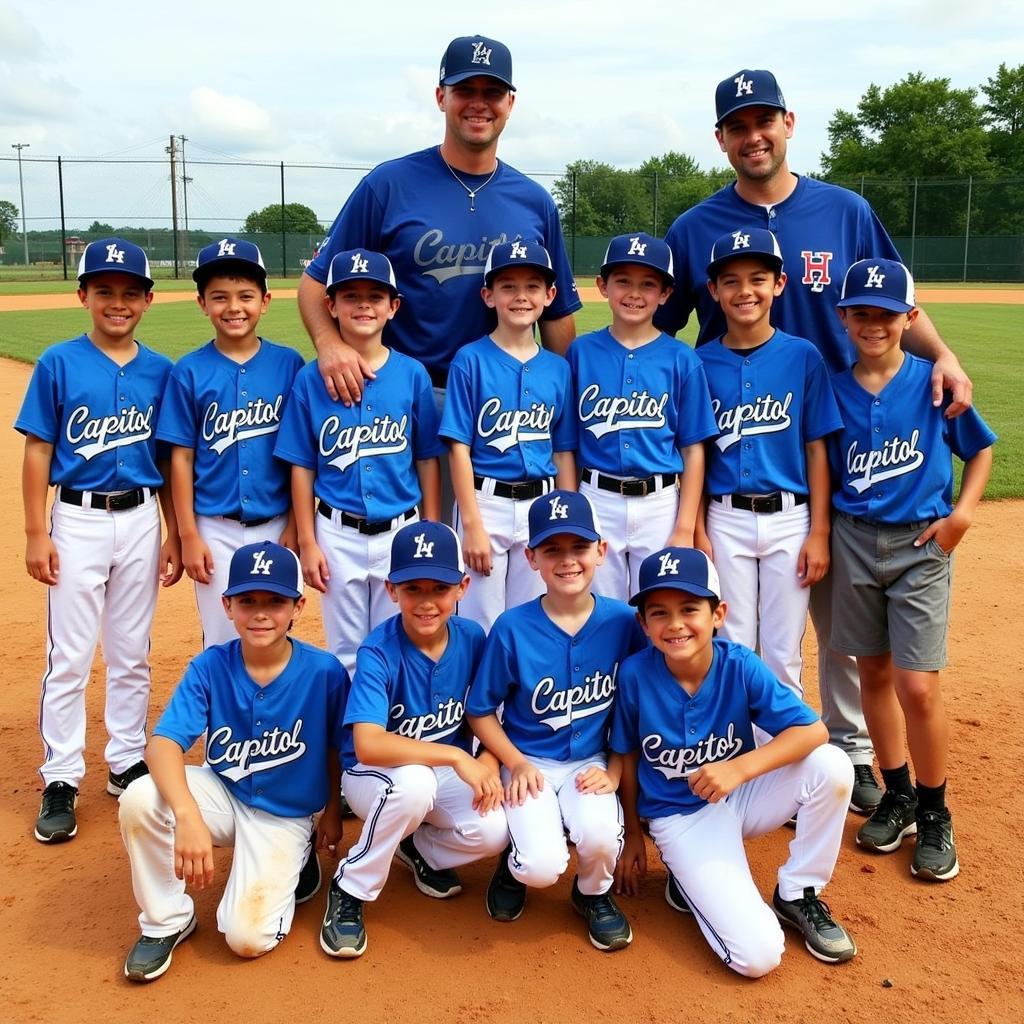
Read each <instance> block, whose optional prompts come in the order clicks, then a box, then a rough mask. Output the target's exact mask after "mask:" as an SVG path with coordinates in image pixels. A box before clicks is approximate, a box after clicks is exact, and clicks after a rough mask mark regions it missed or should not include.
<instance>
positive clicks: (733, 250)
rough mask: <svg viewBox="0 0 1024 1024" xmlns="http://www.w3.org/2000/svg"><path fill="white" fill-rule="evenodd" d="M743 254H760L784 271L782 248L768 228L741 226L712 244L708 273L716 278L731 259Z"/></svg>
mask: <svg viewBox="0 0 1024 1024" xmlns="http://www.w3.org/2000/svg"><path fill="white" fill-rule="evenodd" d="M741 256H760V257H761V258H762V259H763V260H765V261H766V262H767V263H769V264H770V265H771V266H773V267H774V268H775V269H776V270H777V271H778V272H779V273H780V274H781V273H782V250H781V249H780V248H779V240H778V239H777V238H776V237H775V236H774V235H773V234H772V233H771V232H770V231H769V230H768V229H767V228H740V229H739V230H738V231H730V232H728V234H725V235H722V236H721V238H717V239H715V244H714V245H713V246H711V262H710V263H709V264H708V269H707V274H708V278H709V279H710V280H712V281H713V280H714V279H715V278H716V277H717V276H718V274H719V272H720V271H721V269H722V267H724V266H725V264H726V263H728V262H729V260H734V259H738V258H739V257H741Z"/></svg>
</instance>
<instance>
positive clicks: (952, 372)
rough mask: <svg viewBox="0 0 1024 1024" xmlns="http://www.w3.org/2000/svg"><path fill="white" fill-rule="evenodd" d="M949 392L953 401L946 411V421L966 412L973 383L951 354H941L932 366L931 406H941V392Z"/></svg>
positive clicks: (971, 395)
mask: <svg viewBox="0 0 1024 1024" xmlns="http://www.w3.org/2000/svg"><path fill="white" fill-rule="evenodd" d="M945 391H949V392H951V393H952V395H953V401H952V402H950V403H949V408H948V409H947V410H946V419H947V420H951V419H953V418H954V417H956V416H959V415H960V414H961V413H963V412H966V411H967V410H968V409H969V408H970V407H971V403H972V402H973V400H974V382H973V381H972V380H971V378H970V377H968V376H967V374H966V373H965V372H964V368H963V367H962V366H961V365H960V360H959V359H957V357H956V356H955V355H953V353H952V352H949V351H947V352H945V353H943V354H942V355H941V356H940V357H939V358H938V359H937V360H936V361H935V363H934V365H933V366H932V405H934V406H935V407H936V408H938V407H939V406H940V405H942V401H943V392H945Z"/></svg>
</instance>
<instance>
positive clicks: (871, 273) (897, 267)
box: [836, 260, 916, 313]
mask: <svg viewBox="0 0 1024 1024" xmlns="http://www.w3.org/2000/svg"><path fill="white" fill-rule="evenodd" d="M836 305H837V306H839V307H846V306H878V307H879V309H888V310H891V311H892V312H893V313H909V312H910V310H912V309H913V308H914V306H915V305H916V303H915V302H914V279H913V277H911V275H910V271H909V270H907V268H906V267H905V266H903V264H902V263H900V261H899V260H858V261H857V262H856V263H854V264H853V265H852V266H851V267H850V269H849V270H847V271H846V277H844V278H843V290H842V292H841V294H840V296H839V301H838V302H837V303H836Z"/></svg>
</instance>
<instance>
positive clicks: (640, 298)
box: [597, 263, 672, 326]
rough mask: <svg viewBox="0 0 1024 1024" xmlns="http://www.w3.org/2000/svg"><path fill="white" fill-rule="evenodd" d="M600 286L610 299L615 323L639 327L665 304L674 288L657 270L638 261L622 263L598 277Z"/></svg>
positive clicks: (609, 304)
mask: <svg viewBox="0 0 1024 1024" xmlns="http://www.w3.org/2000/svg"><path fill="white" fill-rule="evenodd" d="M597 287H598V289H599V291H600V292H601V294H602V295H603V296H604V297H605V298H606V299H607V300H608V306H609V308H610V309H611V311H612V318H613V320H614V321H615V322H616V323H622V324H626V325H629V326H640V325H642V324H644V323H646V322H648V321H650V320H651V319H653V317H654V314H655V313H656V312H657V309H658V307H659V306H661V305H664V303H665V302H666V301H667V299H668V297H669V295H671V293H672V289H671V288H670V287H669V286H668V285H667V284H666V283H665V279H664V278H663V277H662V276H661V274H660V273H658V271H657V270H654V269H652V268H651V267H645V266H643V265H642V264H639V263H620V264H619V265H618V266H615V267H612V268H610V269H609V271H608V277H607V278H603V277H599V278H598V279H597Z"/></svg>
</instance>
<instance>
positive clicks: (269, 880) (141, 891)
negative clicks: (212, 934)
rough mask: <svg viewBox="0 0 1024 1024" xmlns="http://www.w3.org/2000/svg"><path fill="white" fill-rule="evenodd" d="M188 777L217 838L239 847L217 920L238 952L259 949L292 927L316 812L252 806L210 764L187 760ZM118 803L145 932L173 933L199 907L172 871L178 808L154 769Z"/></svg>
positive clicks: (249, 953) (274, 942) (216, 841)
mask: <svg viewBox="0 0 1024 1024" xmlns="http://www.w3.org/2000/svg"><path fill="white" fill-rule="evenodd" d="M185 777H186V780H187V782H188V788H189V790H190V791H191V792H192V795H193V796H194V797H195V799H196V803H197V804H199V810H200V811H201V812H202V815H203V821H204V822H206V827H207V828H208V829H209V830H210V836H211V838H212V839H213V845H214V846H233V847H234V854H233V856H232V860H231V869H230V871H229V872H228V879H227V884H226V885H225V887H224V895H223V896H222V897H221V901H220V903H219V904H218V906H217V928H218V929H219V930H220V931H221V932H223V933H224V937H225V938H226V940H227V943H228V945H229V946H230V947H231V949H232V950H233V951H234V952H235V953H237V954H238V955H239V956H244V957H256V956H261V955H262V954H264V953H267V952H269V951H270V950H272V949H273V948H274V947H275V946H276V945H277V944H278V943H279V942H280V941H281V939H283V938H284V937H285V935H287V934H288V931H289V929H290V928H291V925H292V917H293V915H294V913H295V886H296V884H297V883H298V880H299V872H300V871H301V870H302V865H303V864H304V863H305V862H306V857H307V855H308V854H309V848H310V843H311V841H312V840H311V835H312V828H313V821H314V816H313V815H309V816H308V817H301V818H283V817H279V816H278V815H276V814H270V813H269V812H267V811H262V810H259V809H257V808H255V807H250V806H249V805H248V804H244V803H242V802H241V801H240V800H237V799H236V798H235V797H233V796H232V795H231V794H230V793H229V792H228V790H227V787H226V786H225V785H224V784H223V783H222V782H221V781H220V779H219V778H218V777H217V773H216V772H214V771H213V769H212V768H208V767H206V766H205V765H204V766H199V765H186V767H185ZM119 805H120V806H119V811H118V813H119V818H120V823H121V838H122V839H123V840H124V845H125V849H126V850H127V851H128V860H129V862H130V864H131V870H132V890H133V892H134V893H135V900H136V902H137V903H138V905H139V909H140V911H141V912H140V914H139V926H140V928H141V929H142V934H143V935H150V936H153V937H154V938H159V937H162V936H165V935H173V934H174V933H175V932H178V931H181V929H182V928H184V927H185V925H186V924H188V922H189V921H190V920H191V919H192V914H193V912H194V906H193V902H192V897H191V896H189V895H188V893H186V892H185V883H184V882H183V881H182V880H181V879H179V878H176V877H175V875H174V813H173V812H172V811H171V809H170V807H168V805H167V803H166V802H165V801H164V799H163V797H162V796H161V795H160V791H159V790H158V789H157V788H156V783H155V782H154V781H153V778H152V776H149V775H147V776H145V777H143V778H141V779H137V780H136V781H135V782H133V783H132V784H131V785H130V786H129V787H128V788H127V789H126V790H125V791H124V793H122V794H121V797H120V800H119Z"/></svg>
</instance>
